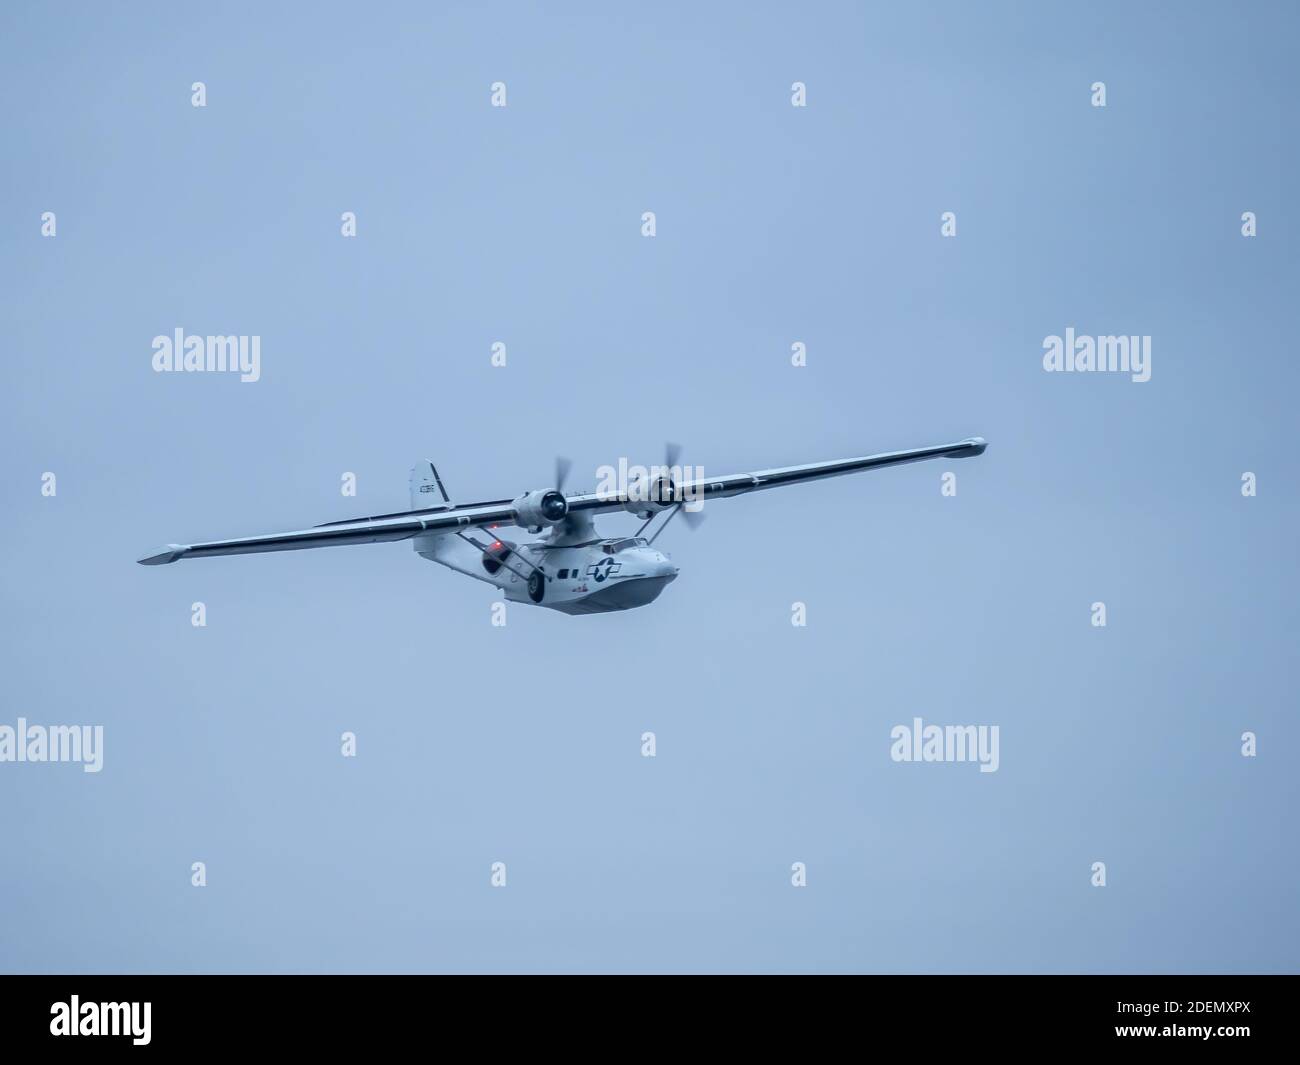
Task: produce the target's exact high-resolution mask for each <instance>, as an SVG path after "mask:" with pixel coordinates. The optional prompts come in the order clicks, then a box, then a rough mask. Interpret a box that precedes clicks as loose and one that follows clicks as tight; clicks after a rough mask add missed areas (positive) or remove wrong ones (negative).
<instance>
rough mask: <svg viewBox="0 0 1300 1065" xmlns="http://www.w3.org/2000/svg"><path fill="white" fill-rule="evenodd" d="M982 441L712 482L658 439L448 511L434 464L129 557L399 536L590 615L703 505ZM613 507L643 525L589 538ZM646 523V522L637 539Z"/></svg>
mask: <svg viewBox="0 0 1300 1065" xmlns="http://www.w3.org/2000/svg"><path fill="white" fill-rule="evenodd" d="M987 446H988V444H987V442H986V441H985V440H984V439H983V438H982V437H978V436H976V437H969V438H967V439H965V440H959V441H958V442H956V443H954V444H938V445H935V446H933V447H921V448H913V449H911V450H909V451H889V452H885V453H883V454H879V455H867V456H865V457H862V458H851V459H836V460H832V461H829V462H814V463H809V464H807V465H803V466H783V467H781V468H779V469H774V470H758V471H756V472H753V473H733V474H728V475H726V476H722V477H716V476H706V475H704V474H703V471H702V470H701V469H700V468H699V467H690V466H687V467H683V466H681V465H680V464H679V462H678V459H679V457H680V449H679V448H678V447H677V446H676V445H673V444H669V445H668V450H667V454H666V455H665V461H664V464H663V465H662V466H651V467H649V468H645V467H641V468H639V469H638V470H636V471H635V475H634V476H633V477H632V478H630V479H627V478H614V479H612V483H609V484H602V486H601V487H600V488H598V489H597V490H596V491H593V492H583V493H575V494H566V493H565V491H564V484H565V481H566V479H567V477H568V473H569V471H570V469H571V467H572V463H571V462H569V460H567V459H557V460H556V464H555V479H554V481H553V485H554V486H553V487H551V488H540V489H536V490H534V491H531V492H525V493H523V494H522V495H520V496H517V497H515V498H513V499H494V500H489V501H487V502H482V503H463V504H459V505H458V504H455V503H453V502H452V501H451V497H450V496H449V495H448V494H447V489H446V487H445V486H444V485H443V481H442V478H441V477H440V476H439V474H438V470H437V468H436V467H435V466H434V464H433V463H432V462H421V463H418V464H417V465H416V466H415V467H414V468H412V470H411V476H410V492H411V495H410V498H411V509H410V510H404V511H399V512H396V513H392V514H376V515H372V516H371V517H367V518H354V519H350V520H347V521H332V522H327V523H326V524H324V525H316V526H313V527H311V528H309V529H301V530H299V531H297V532H284V533H270V534H265V535H259V536H249V537H244V538H241V539H236V540H211V541H207V542H204V543H196V544H168V545H167V546H166V547H165V548H164V549H163V550H161V551H157V552H155V553H154V554H151V555H146V556H145V557H144V558H141V559H138V561H139V562H140V564H141V565H144V566H162V565H167V564H169V563H172V562H179V561H180V560H181V559H188V558H211V557H213V556H219V555H252V554H259V553H261V552H264V551H299V550H303V549H305V548H310V547H337V546H343V545H346V544H383V543H391V542H394V541H398V540H410V541H411V542H412V545H413V546H414V548H415V553H416V554H417V555H419V556H420V557H421V558H425V559H428V560H429V561H431V562H437V563H439V564H441V565H443V566H446V567H447V568H448V569H451V570H454V571H455V572H457V573H461V574H464V575H465V576H467V577H474V578H475V579H477V580H480V581H485V582H486V583H488V584H491V585H493V586H494V587H496V588H498V589H499V590H500V591H501V592H502V593H503V594H504V597H505V598H506V599H507V600H508V601H511V602H517V603H527V604H533V605H536V606H541V607H548V608H550V609H552V610H558V611H560V612H562V613H565V614H602V613H607V612H609V611H614V610H628V609H631V608H633V607H639V606H645V605H646V604H647V603H652V602H654V601H655V600H656V599H657V598H659V595H660V593H661V592H663V590H664V589H665V588H666V587H667V586H668V585H669V584H671V583H672V582H673V581H674V580H676V578H677V573H678V570H677V566H676V565H674V564H673V561H672V559H671V557H670V556H669V555H668V554H667V553H666V552H664V551H663V550H662V549H661V548H659V547H657V546H655V541H656V540H658V538H659V536H660V535H661V534H662V533H663V531H664V529H666V528H667V527H668V524H669V522H671V521H672V520H673V518H675V517H676V516H677V515H678V514H681V515H682V516H683V520H684V521H685V522H686V523H687V524H688V525H689V526H691V527H695V526H697V525H698V524H699V523H700V521H702V520H703V518H704V514H703V508H704V507H705V506H707V505H708V504H710V503H713V502H714V501H716V500H720V499H730V498H731V497H732V496H739V495H747V494H748V493H750V492H760V491H764V490H766V489H769V488H784V487H787V486H789V485H795V484H802V483H803V482H805V481H817V480H822V479H823V478H826V477H840V476H843V475H845V474H850V473H862V472H865V471H866V470H879V469H884V468H885V467H888V466H902V465H904V464H907V463H911V462H923V461H926V460H928V459H940V458H943V459H958V458H968V457H971V456H974V455H982V454H984V449H985V448H986V447H987ZM684 471H685V472H684ZM620 481H621V482H622V483H620ZM620 512H622V513H628V514H633V515H635V516H636V517H637V518H639V519H641V521H642V522H643V524H642V525H641V527H640V528H639V529H638V530H637V532H636V533H635V534H634V535H632V536H622V537H614V538H607V537H602V536H601V535H600V534H599V533H597V531H596V526H595V522H594V520H593V519H594V518H595V517H596V516H597V515H601V514H612V513H620ZM655 522H658V523H659V524H658V527H657V528H656V529H655V531H654V532H653V533H649V535H647V533H648V532H649V529H650V526H651V525H653V524H654V523H655ZM503 527H510V528H518V529H523V530H525V531H526V532H527V533H528V534H529V535H532V536H539V535H540V538H539V539H536V540H531V541H527V542H522V543H521V542H517V541H515V540H510V539H506V538H505V537H504V536H501V535H498V533H497V530H498V529H501V528H503Z"/></svg>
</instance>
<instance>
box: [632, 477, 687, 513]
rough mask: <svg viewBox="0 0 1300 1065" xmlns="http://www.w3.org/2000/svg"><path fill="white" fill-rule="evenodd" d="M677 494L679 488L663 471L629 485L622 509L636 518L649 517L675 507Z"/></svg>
mask: <svg viewBox="0 0 1300 1065" xmlns="http://www.w3.org/2000/svg"><path fill="white" fill-rule="evenodd" d="M656 469H658V467H656ZM679 496H680V490H679V489H678V487H677V485H676V484H675V483H674V482H673V479H672V476H671V475H669V474H667V473H663V474H661V475H660V476H658V477H656V478H654V480H647V481H637V482H635V483H634V484H633V485H631V486H630V488H629V489H628V493H627V499H626V500H625V501H624V503H623V509H624V510H626V511H628V512H629V513H631V514H635V515H636V516H637V517H638V518H651V517H653V516H654V515H655V514H658V513H660V512H661V511H665V510H668V509H669V508H670V507H675V506H676V505H677V503H678V502H679V501H680V500H679Z"/></svg>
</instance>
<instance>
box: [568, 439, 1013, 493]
mask: <svg viewBox="0 0 1300 1065" xmlns="http://www.w3.org/2000/svg"><path fill="white" fill-rule="evenodd" d="M986 447H988V442H987V441H986V440H985V439H984V438H983V437H979V436H972V437H969V438H967V439H965V440H959V441H957V443H955V444H938V445H936V446H934V447H918V448H912V449H911V450H910V451H887V452H884V453H883V454H880V455H865V456H863V457H862V458H856V459H834V460H832V461H830V462H810V463H808V464H806V465H804V466H782V467H780V468H778V469H775V470H757V471H755V472H754V473H733V474H729V475H727V476H724V477H704V478H701V479H700V480H698V481H687V482H684V483H683V484H681V485H679V486H678V488H679V490H680V491H681V493H682V494H683V495H685V496H686V498H688V499H689V498H691V495H692V493H694V498H696V499H701V500H710V499H725V498H727V497H728V496H738V495H743V494H744V493H746V492H758V491H761V490H762V489H765V488H780V487H782V486H784V485H788V484H801V483H803V482H804V481H819V480H821V479H822V478H824V477H841V476H843V475H844V474H848V473H861V472H863V471H864V470H877V469H882V468H883V467H885V466H901V465H903V464H904V463H908V462H923V461H925V460H926V459H938V458H953V459H963V458H970V457H972V456H975V455H982V454H984V449H985V448H986ZM569 509H570V510H579V511H580V510H590V511H601V510H622V509H623V505H622V501H621V500H615V501H613V503H612V505H611V502H610V500H609V499H608V497H606V498H601V497H599V496H580V497H578V498H576V499H570V500H569Z"/></svg>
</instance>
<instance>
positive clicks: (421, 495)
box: [411, 462, 452, 510]
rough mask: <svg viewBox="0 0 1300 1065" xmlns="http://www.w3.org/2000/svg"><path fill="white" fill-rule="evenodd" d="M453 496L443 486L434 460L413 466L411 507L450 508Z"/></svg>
mask: <svg viewBox="0 0 1300 1065" xmlns="http://www.w3.org/2000/svg"><path fill="white" fill-rule="evenodd" d="M451 507H452V502H451V497H450V496H449V495H447V489H446V488H444V487H443V484H442V478H441V477H439V476H438V468H437V467H436V466H434V464H433V463H432V462H417V463H416V464H415V465H414V466H412V467H411V509H412V510H449V509H450V508H451Z"/></svg>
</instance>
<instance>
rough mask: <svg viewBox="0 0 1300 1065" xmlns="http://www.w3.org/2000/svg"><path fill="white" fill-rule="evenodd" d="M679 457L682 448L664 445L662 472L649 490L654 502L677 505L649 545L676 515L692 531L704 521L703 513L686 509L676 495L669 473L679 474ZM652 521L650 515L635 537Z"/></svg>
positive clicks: (669, 444) (652, 518)
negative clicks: (680, 517)
mask: <svg viewBox="0 0 1300 1065" xmlns="http://www.w3.org/2000/svg"><path fill="white" fill-rule="evenodd" d="M681 457H682V447H681V445H680V444H674V443H671V442H669V443H667V444H665V445H664V472H663V474H662V475H661V476H660V478H659V479H658V480H657V481H656V482H655V483H654V484H653V485H651V486H650V489H649V490H650V491H651V492H652V493H658V494H657V495H656V496H655V497H654V498H655V501H656V502H659V503H672V502H676V504H677V505H676V506H675V507H673V508H672V509H671V510H669V511H668V512H667V513H668V517H667V518H665V519H664V522H663V524H662V525H660V526H659V529H658V531H657V532H656V533H655V535H654V537H652V538H651V543H653V542H654V539H655V537H658V536H659V533H661V532H663V531H664V529H666V528H667V527H668V523H669V522H670V521H672V520H673V518H675V517H676V516H677V515H678V514H681V515H682V517H683V518H685V519H686V524H687V526H688V527H689V528H690V529H691V530H692V531H693V530H695V529H698V528H699V527H700V524H701V523H702V522H703V521H704V514H703V512H701V511H698V510H688V509H687V508H686V503H685V501H683V500H681V499H679V498H678V495H677V491H678V484H677V483H676V482H675V481H674V480H673V478H672V474H671V473H670V472H669V471H671V470H672V469H674V468H676V469H677V471H678V473H679V474H680V473H681V466H680V463H681ZM665 495H666V496H667V498H665ZM653 520H654V516H653V515H651V517H650V520H649V521H647V522H646V523H645V525H642V526H641V529H640V531H639V532H638V534H637V535H640V533H641V532H644V531H645V529H646V528H647V527H648V526H649V525H650V522H651V521H653Z"/></svg>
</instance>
